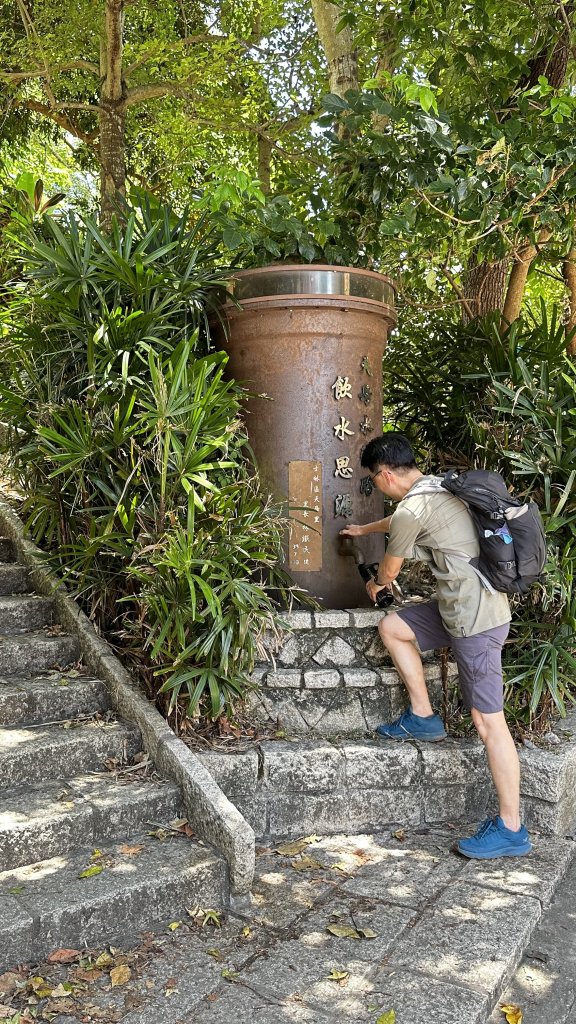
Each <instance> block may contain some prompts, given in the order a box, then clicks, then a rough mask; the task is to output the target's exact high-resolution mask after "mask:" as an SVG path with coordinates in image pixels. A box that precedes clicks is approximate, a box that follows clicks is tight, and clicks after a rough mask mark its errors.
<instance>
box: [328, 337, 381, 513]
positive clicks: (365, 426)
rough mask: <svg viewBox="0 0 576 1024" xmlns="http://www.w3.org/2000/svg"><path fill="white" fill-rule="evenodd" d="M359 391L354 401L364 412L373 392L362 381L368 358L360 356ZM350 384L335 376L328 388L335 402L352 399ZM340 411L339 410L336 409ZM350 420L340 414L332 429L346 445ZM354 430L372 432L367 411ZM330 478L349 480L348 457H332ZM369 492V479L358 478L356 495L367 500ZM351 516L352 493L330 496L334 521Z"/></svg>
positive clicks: (351, 431)
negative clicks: (332, 465) (357, 402)
mask: <svg viewBox="0 0 576 1024" xmlns="http://www.w3.org/2000/svg"><path fill="white" fill-rule="evenodd" d="M360 374H361V377H360V380H359V387H360V390H359V391H358V392H357V395H358V399H359V401H360V402H361V403H362V405H363V406H364V410H367V408H368V407H369V406H370V405H371V404H372V399H373V396H374V392H373V390H372V388H371V386H370V384H369V383H368V382H367V381H366V377H372V376H373V372H372V367H371V365H370V359H369V357H368V356H362V359H361V360H360ZM353 386H354V385H353V382H352V381H351V380H350V377H349V376H346V377H344V376H342V375H340V374H339V375H338V376H337V377H336V380H335V381H334V383H333V385H332V388H331V390H332V393H333V396H334V400H335V401H336V402H341V401H343V400H344V399H346V398H352V389H353ZM338 411H340V410H338ZM350 417H352V418H353V413H350ZM352 418H350V419H349V418H348V417H347V416H346V415H345V413H341V414H340V419H339V421H338V423H335V424H334V426H333V428H332V429H333V431H334V436H335V438H337V439H338V441H341V442H342V443H344V444H345V443H346V441H347V439H348V438H349V437H353V435H354V434H355V432H356V431H355V430H354V429H352ZM358 430H359V431H360V433H361V434H362V435H363V436H364V437H366V436H367V435H368V434H371V433H372V432H373V430H374V426H373V424H372V420H371V419H370V417H369V416H368V413H367V411H364V412H363V414H362V419H361V420H360V422H359V423H358ZM334 463H335V466H334V476H335V477H337V478H338V479H340V480H352V477H353V474H354V467H353V466H351V465H350V455H347V454H343V455H339V456H336V458H335V459H334ZM372 491H373V484H372V480H371V479H370V477H369V476H363V477H361V478H360V486H359V493H360V494H361V495H363V496H365V497H370V495H371V494H372ZM353 515H354V500H353V492H351V491H344V492H343V493H342V494H336V495H335V497H334V518H335V519H340V518H342V519H350V518H351V516H353Z"/></svg>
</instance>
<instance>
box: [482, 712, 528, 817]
mask: <svg viewBox="0 0 576 1024" xmlns="http://www.w3.org/2000/svg"><path fill="white" fill-rule="evenodd" d="M472 721H473V722H474V725H475V726H476V729H477V732H478V735H479V736H480V739H481V740H482V742H483V743H484V746H485V747H486V755H487V757H488V765H489V767H490V772H491V774H492V779H493V780H494V786H495V787H496V792H497V794H498V802H499V806H500V817H501V818H502V821H503V822H504V824H505V825H506V828H509V829H511V830H512V831H513V832H517V831H518V829H519V828H520V761H519V759H518V752H517V750H516V745H515V743H514V740H513V739H512V736H511V735H510V730H509V728H508V726H507V724H506V719H505V718H504V712H503V711H497V712H494V713H492V714H486V713H485V712H482V711H477V710H476V708H472Z"/></svg>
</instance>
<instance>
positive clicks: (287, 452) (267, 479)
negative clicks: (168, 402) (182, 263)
mask: <svg viewBox="0 0 576 1024" xmlns="http://www.w3.org/2000/svg"><path fill="white" fill-rule="evenodd" d="M231 290H232V291H233V294H234V297H235V299H236V300H237V301H238V302H239V303H240V306H239V307H238V306H235V305H234V304H233V303H230V302H229V303H227V304H226V305H225V306H224V308H223V318H224V321H225V323H226V325H227V330H226V331H225V332H224V331H221V332H220V336H219V344H220V345H221V347H223V348H225V349H226V351H227V352H228V354H229V364H228V368H229V373H230V375H231V376H233V377H234V378H235V379H236V380H238V381H241V382H242V383H243V384H245V385H246V387H247V388H249V389H250V391H252V392H254V393H256V395H258V396H260V397H255V398H252V399H250V400H249V401H248V403H247V420H246V421H247V427H248V435H249V438H250V442H251V445H252V447H253V450H254V454H255V456H256V460H257V463H258V466H259V469H260V473H261V476H262V479H263V481H264V483H265V484H266V485H267V486H268V487H269V488H270V490H271V491H272V493H273V494H274V495H275V496H276V497H277V498H280V499H282V500H286V499H288V500H289V504H290V508H291V512H290V517H291V530H290V536H289V537H288V538H287V543H286V564H287V568H288V569H289V570H290V572H291V574H292V575H293V577H294V579H295V581H296V582H297V583H298V585H299V586H302V587H304V588H305V589H306V590H308V591H309V592H310V593H311V594H313V595H314V596H315V597H316V598H318V599H319V600H320V601H321V602H322V603H323V604H324V605H325V606H326V607H329V608H349V607H353V606H356V605H359V604H367V603H368V599H367V595H366V591H365V589H364V587H363V585H362V580H361V579H360V578H359V576H358V575H357V573H356V571H354V566H353V564H351V560H350V559H347V558H343V557H342V556H341V555H340V554H339V539H338V538H339V531H340V530H341V529H342V527H343V526H345V525H346V523H348V522H362V523H363V522H368V521H369V520H373V519H380V518H382V515H383V511H382V499H381V496H380V495H379V494H378V493H377V492H376V491H375V490H374V489H373V488H372V485H371V481H370V478H369V476H368V474H367V472H366V471H365V470H362V469H361V468H360V455H361V451H362V447H363V446H364V445H365V444H366V443H367V441H369V440H370V438H371V437H374V436H376V435H377V434H379V433H380V432H381V430H382V357H383V355H384V349H385V346H386V339H387V336H388V332H389V330H390V328H391V327H393V326H394V324H395V322H396V318H395V312H394V285H393V283H392V282H391V281H390V279H389V278H387V277H385V276H384V275H383V274H376V273H374V272H373V271H368V270H356V269H353V268H349V267H330V266H316V265H312V266H304V265H303V266H299V265H295V266H282V265H279V266H274V267H261V268H258V269H255V270H247V271H239V272H238V273H237V274H235V275H234V279H233V281H232V284H231ZM262 396H265V397H262ZM381 544H382V538H381V537H379V535H374V536H371V537H366V538H364V540H363V546H364V551H365V555H366V560H367V561H368V562H374V561H378V560H379V558H380V557H381V554H382V547H381Z"/></svg>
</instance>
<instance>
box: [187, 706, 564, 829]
mask: <svg viewBox="0 0 576 1024" xmlns="http://www.w3.org/2000/svg"><path fill="white" fill-rule="evenodd" d="M574 724H576V722H574V723H572V725H574ZM558 731H560V730H558ZM200 757H201V759H202V761H203V762H204V764H205V766H206V767H207V768H208V770H209V771H210V772H211V773H212V774H213V776H214V778H215V779H216V781H217V782H218V785H219V786H220V787H221V789H222V790H223V791H224V793H226V795H227V796H228V798H229V799H230V800H231V801H232V802H233V803H234V804H235V805H236V806H237V807H238V808H239V810H240V811H241V813H242V814H243V815H244V817H245V818H246V820H247V821H249V822H250V824H251V825H252V827H253V829H254V831H255V833H256V835H257V836H258V837H259V838H260V839H266V838H271V837H276V838H277V837H280V836H295V835H297V836H300V835H305V834H308V833H317V834H319V835H329V834H333V833H338V832H346V833H360V832H371V831H373V832H376V831H379V830H381V829H382V828H383V827H389V826H396V827H402V826H415V825H416V826H417V825H434V824H437V823H440V822H454V823H456V824H457V823H465V822H475V821H479V820H481V819H483V818H485V817H486V816H487V815H488V814H493V813H495V812H496V798H495V793H494V789H493V785H492V782H491V779H490V774H489V772H488V767H487V764H486V757H485V753H484V747H483V746H482V744H481V743H480V742H479V741H474V740H447V741H446V742H445V743H441V744H438V743H435V744H420V745H419V744H415V743H405V744H396V743H392V742H382V743H380V742H379V741H376V740H374V741H364V742H357V743H354V742H342V743H338V744H336V743H330V742H320V741H316V742H314V741H293V742H290V741H284V740H282V741H274V740H270V741H265V742H262V743H260V744H258V745H257V746H254V747H251V748H250V749H248V750H245V751H244V752H243V753H239V754H221V753H216V752H209V753H204V754H201V755H200ZM520 759H521V762H522V807H523V817H524V821H525V822H526V824H527V825H528V827H530V828H533V829H535V830H536V831H539V832H542V833H544V834H548V835H566V834H568V833H570V832H571V831H572V830H573V829H574V827H575V824H576V743H575V742H573V741H571V740H570V739H568V738H567V733H566V736H565V738H564V740H563V742H561V744H560V745H559V746H557V747H555V748H554V750H540V749H535V750H528V749H525V748H523V749H522V750H521V751H520Z"/></svg>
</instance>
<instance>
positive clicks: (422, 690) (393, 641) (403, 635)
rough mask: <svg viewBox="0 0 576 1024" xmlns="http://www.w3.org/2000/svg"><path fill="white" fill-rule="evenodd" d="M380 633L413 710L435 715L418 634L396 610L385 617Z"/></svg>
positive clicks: (421, 714) (422, 714) (425, 716)
mask: <svg viewBox="0 0 576 1024" xmlns="http://www.w3.org/2000/svg"><path fill="white" fill-rule="evenodd" d="M378 632H379V633H380V636H381V638H382V643H383V644H384V646H385V648H386V650H387V651H388V653H389V654H390V657H391V658H392V661H393V662H394V665H395V666H396V669H397V670H398V674H399V676H400V678H401V679H402V682H403V683H404V685H405V687H406V689H407V690H408V694H409V696H410V704H411V705H412V711H413V712H414V714H415V715H419V716H420V717H421V718H427V717H428V716H429V715H433V714H434V712H433V710H432V705H431V704H430V697H429V696H428V690H427V689H426V683H425V680H424V667H423V665H422V659H421V657H420V655H419V654H418V651H417V650H416V648H415V646H414V641H415V640H416V634H415V633H414V632H413V630H412V629H411V628H410V626H409V625H408V623H407V622H404V620H403V619H401V618H400V616H399V615H397V614H396V612H393V613H392V614H391V615H386V616H385V617H384V618H383V619H382V621H381V622H380V623H379V624H378Z"/></svg>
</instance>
